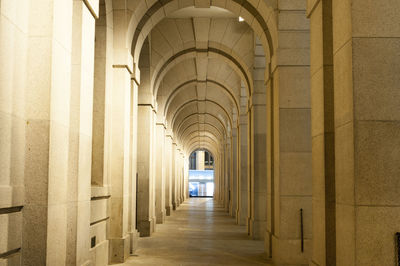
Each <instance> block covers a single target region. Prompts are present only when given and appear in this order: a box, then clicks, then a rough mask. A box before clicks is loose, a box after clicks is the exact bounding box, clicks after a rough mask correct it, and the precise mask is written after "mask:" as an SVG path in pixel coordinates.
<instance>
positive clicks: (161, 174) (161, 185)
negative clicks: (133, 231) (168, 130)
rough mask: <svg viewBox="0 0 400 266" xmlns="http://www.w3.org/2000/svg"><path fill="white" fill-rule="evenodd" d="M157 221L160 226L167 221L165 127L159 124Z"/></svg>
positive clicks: (157, 126) (156, 180) (157, 127)
mask: <svg viewBox="0 0 400 266" xmlns="http://www.w3.org/2000/svg"><path fill="white" fill-rule="evenodd" d="M156 131H157V132H156V134H157V136H156V143H157V145H156V147H157V151H156V153H155V156H156V158H155V159H156V177H155V182H156V187H155V191H156V202H155V203H156V206H155V208H156V219H157V223H158V224H162V223H164V220H165V149H164V147H165V144H164V143H165V125H164V124H163V123H157V125H156Z"/></svg>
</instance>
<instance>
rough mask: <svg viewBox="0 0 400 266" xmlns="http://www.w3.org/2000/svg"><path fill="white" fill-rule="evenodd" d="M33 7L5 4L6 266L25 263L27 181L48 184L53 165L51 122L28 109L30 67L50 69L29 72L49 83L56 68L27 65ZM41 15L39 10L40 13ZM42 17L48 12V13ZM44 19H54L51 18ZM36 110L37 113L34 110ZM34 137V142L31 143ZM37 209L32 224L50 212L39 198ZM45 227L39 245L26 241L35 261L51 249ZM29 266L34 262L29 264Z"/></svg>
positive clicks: (1, 17)
mask: <svg viewBox="0 0 400 266" xmlns="http://www.w3.org/2000/svg"><path fill="white" fill-rule="evenodd" d="M27 2H29V1H27ZM6 7H7V8H6ZM29 8H30V6H29V5H28V3H20V2H18V1H7V4H1V3H0V28H1V30H0V47H1V50H0V54H1V55H0V125H1V126H0V154H1V156H0V165H1V168H0V212H1V213H2V214H1V215H0V228H1V232H2V233H1V237H0V256H1V257H2V259H1V263H2V264H4V265H20V264H21V253H22V252H21V250H18V249H19V248H21V247H22V245H23V243H22V237H23V236H22V233H21V232H22V230H23V212H22V210H23V209H24V208H23V207H22V206H24V205H25V203H28V201H27V200H26V199H25V195H28V194H27V193H26V192H25V191H24V190H32V189H29V188H25V187H24V178H27V177H29V178H32V177H33V178H36V180H41V179H42V180H46V179H48V178H47V176H46V173H45V171H44V168H43V171H40V169H41V167H47V166H46V165H47V164H48V162H46V161H45V160H46V159H45V158H46V156H48V146H49V145H48V143H47V144H46V143H45V142H48V138H49V136H48V129H47V127H48V123H49V121H46V120H48V116H47V118H46V117H42V118H40V117H39V116H38V114H36V115H33V114H29V113H26V112H25V108H26V107H25V106H27V103H26V100H28V102H29V100H30V99H29V98H31V99H32V98H33V96H34V95H31V96H29V90H27V87H28V84H29V83H28V81H29V79H32V78H33V77H29V76H28V72H27V70H28V69H29V68H28V67H29V65H28V63H29V64H30V66H31V67H40V66H41V65H42V66H45V69H44V70H43V73H42V71H38V69H32V70H30V71H33V72H34V73H35V74H38V75H40V76H41V77H43V78H46V79H50V76H51V73H50V70H51V68H52V66H51V65H50V61H49V60H46V62H44V61H40V64H39V62H35V61H34V60H33V61H32V59H31V60H30V61H27V59H28V57H34V55H29V54H28V46H29V45H30V46H33V44H30V43H29V42H28V41H29V40H30V38H29V35H30V33H29V24H30V22H29V16H28V15H27V14H29ZM37 10H38V11H40V8H38V9H37ZM42 12H44V10H43V11H42ZM45 15H49V16H50V15H51V14H45ZM47 19H48V18H47ZM43 23H44V22H43ZM41 25H45V24H41ZM49 35H50V33H49ZM50 38H51V37H50ZM32 41H34V42H35V41H36V40H34V39H33V40H32ZM37 41H40V37H38V39H37ZM45 43H46V42H45ZM46 45H47V46H46V47H51V40H47V44H46ZM32 48H33V47H32ZM45 49H46V48H45V47H43V49H42V50H38V51H40V52H41V53H45V51H44V50H45ZM39 57H40V56H38V57H37V58H33V59H36V60H39V59H38V58H39ZM65 67H68V66H65ZM48 71H49V72H48ZM33 85H34V86H33V87H31V88H32V89H38V88H40V87H42V85H41V84H33ZM43 89H50V85H47V86H44V87H43ZM39 93H40V92H39ZM47 94H48V93H47ZM44 95H46V94H44ZM46 98H48V95H46ZM34 104H37V105H40V108H39V109H42V105H45V104H48V103H47V102H46V101H45V98H44V99H43V100H42V101H41V100H40V98H38V99H37V101H35V103H34ZM31 108H34V106H32V107H31ZM31 110H35V109H31ZM29 116H31V117H32V119H36V117H37V118H38V120H36V121H37V122H38V123H36V126H38V127H37V129H39V128H40V127H41V128H42V129H44V132H45V134H46V135H44V136H43V139H42V140H41V141H42V142H43V143H37V144H36V143H35V141H37V140H39V139H40V137H42V136H40V134H34V133H35V132H34V131H32V129H30V127H31V126H32V124H31V125H30V124H28V122H29ZM30 131H32V132H30ZM28 132H30V133H29V135H30V136H31V139H30V141H31V142H33V143H28V142H27V141H28V139H27V138H26V136H28ZM35 135H36V136H35ZM32 137H34V138H33V139H32ZM32 144H34V146H33V148H40V149H39V150H37V151H32V155H33V156H34V157H33V158H26V156H27V155H29V156H32V155H30V153H31V151H30V150H29V148H31V147H32V146H30V145H32ZM28 145H29V146H28ZM42 147H43V148H42ZM46 147H47V148H46ZM40 150H43V151H44V153H40ZM39 156H40V157H39ZM35 157H36V158H35ZM32 159H34V161H33V162H30V160H32ZM29 162H30V163H29ZM28 163H29V164H28ZM36 164H37V165H36ZM35 167H36V168H35ZM46 169H47V168H46ZM25 170H29V171H31V173H29V172H25ZM40 173H42V174H41V176H40V177H35V175H37V174H40ZM27 182H29V180H28V181H25V183H27ZM42 186H43V185H42ZM40 190H42V188H40ZM40 190H39V191H40ZM44 190H45V188H44ZM34 193H35V192H34V191H32V194H33V195H34ZM32 205H33V206H32V208H33V210H32V211H30V213H29V215H30V218H31V219H32V218H34V217H35V216H34V214H35V210H36V209H37V210H40V211H41V212H40V213H39V214H40V215H42V214H45V213H46V210H45V208H44V207H43V208H41V207H40V205H41V204H40V202H39V197H36V199H35V200H34V202H32ZM24 215H28V214H24ZM42 219H43V220H45V219H44V217H43V218H42V217H41V216H39V217H38V218H36V220H37V222H40V221H41V220H42ZM39 225H40V224H39ZM42 226H43V227H42ZM45 228H46V224H44V225H40V227H39V228H38V230H40V231H39V232H40V238H39V239H37V240H38V241H37V242H35V239H34V238H35V234H34V232H30V235H29V237H30V239H29V238H25V236H24V238H25V241H29V242H30V243H32V244H36V245H37V247H36V248H35V247H33V248H32V251H25V250H23V251H24V252H27V253H25V254H29V255H30V256H34V255H36V254H35V252H41V253H39V254H40V255H45V250H41V249H42V248H45V245H46V243H45V242H46V239H45V238H46V232H45V231H43V230H45ZM38 236H39V234H38ZM42 241H43V242H42ZM31 252H32V253H31ZM4 254H10V255H11V256H8V257H3V256H4ZM32 259H33V257H32ZM37 259H41V258H37ZM45 259H46V258H43V260H36V259H35V260H33V261H34V262H37V263H39V262H43V263H45ZM28 261H29V258H28V260H27V262H28Z"/></svg>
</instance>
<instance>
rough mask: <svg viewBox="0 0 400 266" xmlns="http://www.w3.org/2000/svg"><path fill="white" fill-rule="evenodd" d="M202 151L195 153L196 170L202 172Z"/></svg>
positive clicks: (203, 154)
mask: <svg viewBox="0 0 400 266" xmlns="http://www.w3.org/2000/svg"><path fill="white" fill-rule="evenodd" d="M204 156H205V153H204V151H196V170H204V158H205V157H204Z"/></svg>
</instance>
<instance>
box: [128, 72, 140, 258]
mask: <svg viewBox="0 0 400 266" xmlns="http://www.w3.org/2000/svg"><path fill="white" fill-rule="evenodd" d="M138 78H139V77H138V74H137V73H135V74H134V75H133V78H132V82H131V83H132V93H131V120H130V123H131V135H130V141H131V149H130V152H131V154H130V155H131V165H130V170H131V171H130V186H129V187H130V191H129V192H130V193H129V196H130V208H129V213H130V219H129V221H130V223H129V235H130V238H131V245H130V253H131V254H134V252H135V250H136V248H137V247H138V238H139V232H138V230H137V218H136V217H137V214H136V212H137V208H136V206H137V186H138V184H137V183H138V181H139V180H138V174H137V173H138V171H137V134H138V100H139V99H138V90H139V82H138Z"/></svg>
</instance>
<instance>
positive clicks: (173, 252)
mask: <svg viewBox="0 0 400 266" xmlns="http://www.w3.org/2000/svg"><path fill="white" fill-rule="evenodd" d="M118 265H121V266H122V265H124V266H128V265H272V264H270V263H268V260H267V259H266V255H265V253H264V248H263V241H254V240H250V239H249V238H248V236H247V234H246V228H245V227H244V226H238V225H236V224H235V220H234V218H232V217H230V216H229V215H228V214H227V213H226V212H225V211H224V210H223V208H222V207H221V206H219V205H218V204H216V203H215V202H214V201H213V199H210V198H191V199H188V200H187V201H186V202H184V203H183V204H182V205H181V206H180V207H179V208H178V210H176V211H175V212H174V213H173V214H172V216H170V217H167V219H166V222H165V223H164V224H161V225H157V228H156V232H155V233H154V234H153V236H151V237H147V238H140V240H139V248H138V250H137V251H136V256H132V257H130V258H129V259H128V260H127V262H125V263H124V264H118Z"/></svg>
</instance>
